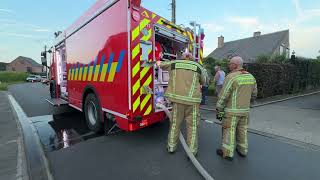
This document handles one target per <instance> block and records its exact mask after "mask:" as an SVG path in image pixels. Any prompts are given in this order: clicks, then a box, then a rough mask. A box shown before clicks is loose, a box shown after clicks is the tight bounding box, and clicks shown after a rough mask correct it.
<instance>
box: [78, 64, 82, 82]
mask: <svg viewBox="0 0 320 180" xmlns="http://www.w3.org/2000/svg"><path fill="white" fill-rule="evenodd" d="M82 69H83V68H82V67H81V68H80V72H79V77H78V80H79V81H81V80H82Z"/></svg>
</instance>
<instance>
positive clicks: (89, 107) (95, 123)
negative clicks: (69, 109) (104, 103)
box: [84, 94, 103, 133]
mask: <svg viewBox="0 0 320 180" xmlns="http://www.w3.org/2000/svg"><path fill="white" fill-rule="evenodd" d="M84 113H85V117H86V122H87V126H88V128H89V129H90V130H91V131H93V132H95V133H100V132H101V131H102V127H103V126H102V122H103V112H102V110H101V106H100V103H99V101H98V99H97V97H96V95H95V94H88V95H87V97H86V100H85V104H84Z"/></svg>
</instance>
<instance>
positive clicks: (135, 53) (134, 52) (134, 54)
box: [132, 43, 140, 60]
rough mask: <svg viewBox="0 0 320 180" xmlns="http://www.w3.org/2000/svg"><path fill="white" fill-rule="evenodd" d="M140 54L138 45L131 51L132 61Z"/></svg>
mask: <svg viewBox="0 0 320 180" xmlns="http://www.w3.org/2000/svg"><path fill="white" fill-rule="evenodd" d="M139 53H140V43H139V44H138V45H137V46H136V47H135V48H134V49H133V50H132V60H134V58H136V57H137V55H138V54H139Z"/></svg>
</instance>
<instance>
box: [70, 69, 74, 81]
mask: <svg viewBox="0 0 320 180" xmlns="http://www.w3.org/2000/svg"><path fill="white" fill-rule="evenodd" d="M73 73H74V69H73V68H71V77H70V78H71V81H73Z"/></svg>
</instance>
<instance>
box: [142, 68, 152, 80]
mask: <svg viewBox="0 0 320 180" xmlns="http://www.w3.org/2000/svg"><path fill="white" fill-rule="evenodd" d="M149 69H150V67H144V68H143V69H142V71H141V72H140V79H142V78H143V77H144V76H145V75H146V74H147V72H148V71H149Z"/></svg>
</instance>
